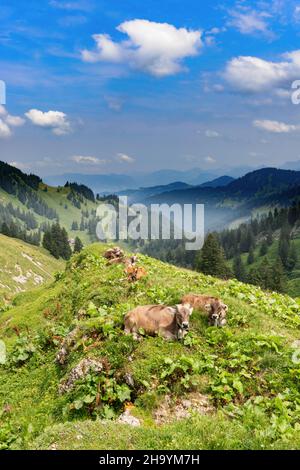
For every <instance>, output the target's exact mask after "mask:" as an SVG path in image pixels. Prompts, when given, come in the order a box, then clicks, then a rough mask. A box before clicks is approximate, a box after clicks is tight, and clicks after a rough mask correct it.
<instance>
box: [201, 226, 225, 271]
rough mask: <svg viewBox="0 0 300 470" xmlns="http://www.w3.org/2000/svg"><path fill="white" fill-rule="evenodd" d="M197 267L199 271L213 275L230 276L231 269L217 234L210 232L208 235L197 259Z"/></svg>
mask: <svg viewBox="0 0 300 470" xmlns="http://www.w3.org/2000/svg"><path fill="white" fill-rule="evenodd" d="M196 268H197V270H198V271H201V272H203V273H204V274H210V275H212V276H217V277H221V278H226V277H228V276H229V274H230V273H229V269H228V267H227V265H226V261H225V257H224V252H223V249H222V248H221V246H220V243H219V240H218V238H217V235H215V234H213V233H210V234H209V235H208V236H207V237H206V239H205V242H204V245H203V248H202V250H201V251H200V252H199V254H198V256H197V259H196Z"/></svg>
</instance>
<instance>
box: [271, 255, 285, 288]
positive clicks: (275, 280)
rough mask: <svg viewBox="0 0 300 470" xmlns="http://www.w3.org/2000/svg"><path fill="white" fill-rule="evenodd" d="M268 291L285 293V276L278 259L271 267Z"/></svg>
mask: <svg viewBox="0 0 300 470" xmlns="http://www.w3.org/2000/svg"><path fill="white" fill-rule="evenodd" d="M269 289H271V290H274V291H277V292H285V291H286V275H285V272H284V267H283V264H282V261H281V259H280V258H279V257H278V258H277V260H276V262H275V263H274V265H273V266H272V276H271V280H270V285H269Z"/></svg>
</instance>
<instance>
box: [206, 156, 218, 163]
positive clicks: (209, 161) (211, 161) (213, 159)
mask: <svg viewBox="0 0 300 470" xmlns="http://www.w3.org/2000/svg"><path fill="white" fill-rule="evenodd" d="M204 160H205V161H206V163H216V159H215V158H214V157H212V156H210V155H208V156H207V157H205V158H204Z"/></svg>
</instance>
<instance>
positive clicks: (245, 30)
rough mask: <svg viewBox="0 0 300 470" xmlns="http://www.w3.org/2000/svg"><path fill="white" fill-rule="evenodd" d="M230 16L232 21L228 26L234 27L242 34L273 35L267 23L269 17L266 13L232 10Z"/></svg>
mask: <svg viewBox="0 0 300 470" xmlns="http://www.w3.org/2000/svg"><path fill="white" fill-rule="evenodd" d="M230 15H231V19H230V20H229V21H228V26H233V27H234V28H236V29H237V30H238V31H239V32H240V33H242V34H250V35H251V34H256V33H263V34H267V35H270V34H271V33H270V31H269V30H268V24H267V22H266V18H267V17H269V15H268V14H267V13H265V12H258V11H255V10H253V11H246V12H245V11H236V10H231V11H230Z"/></svg>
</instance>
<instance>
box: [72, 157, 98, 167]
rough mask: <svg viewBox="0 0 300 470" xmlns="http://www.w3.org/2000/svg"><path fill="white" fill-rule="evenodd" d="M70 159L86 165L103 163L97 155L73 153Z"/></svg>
mask: <svg viewBox="0 0 300 470" xmlns="http://www.w3.org/2000/svg"><path fill="white" fill-rule="evenodd" d="M71 160H72V161H73V162H76V163H80V164H88V165H99V164H103V163H105V160H100V159H99V158H97V157H91V156H85V155H74V156H73V157H71Z"/></svg>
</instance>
